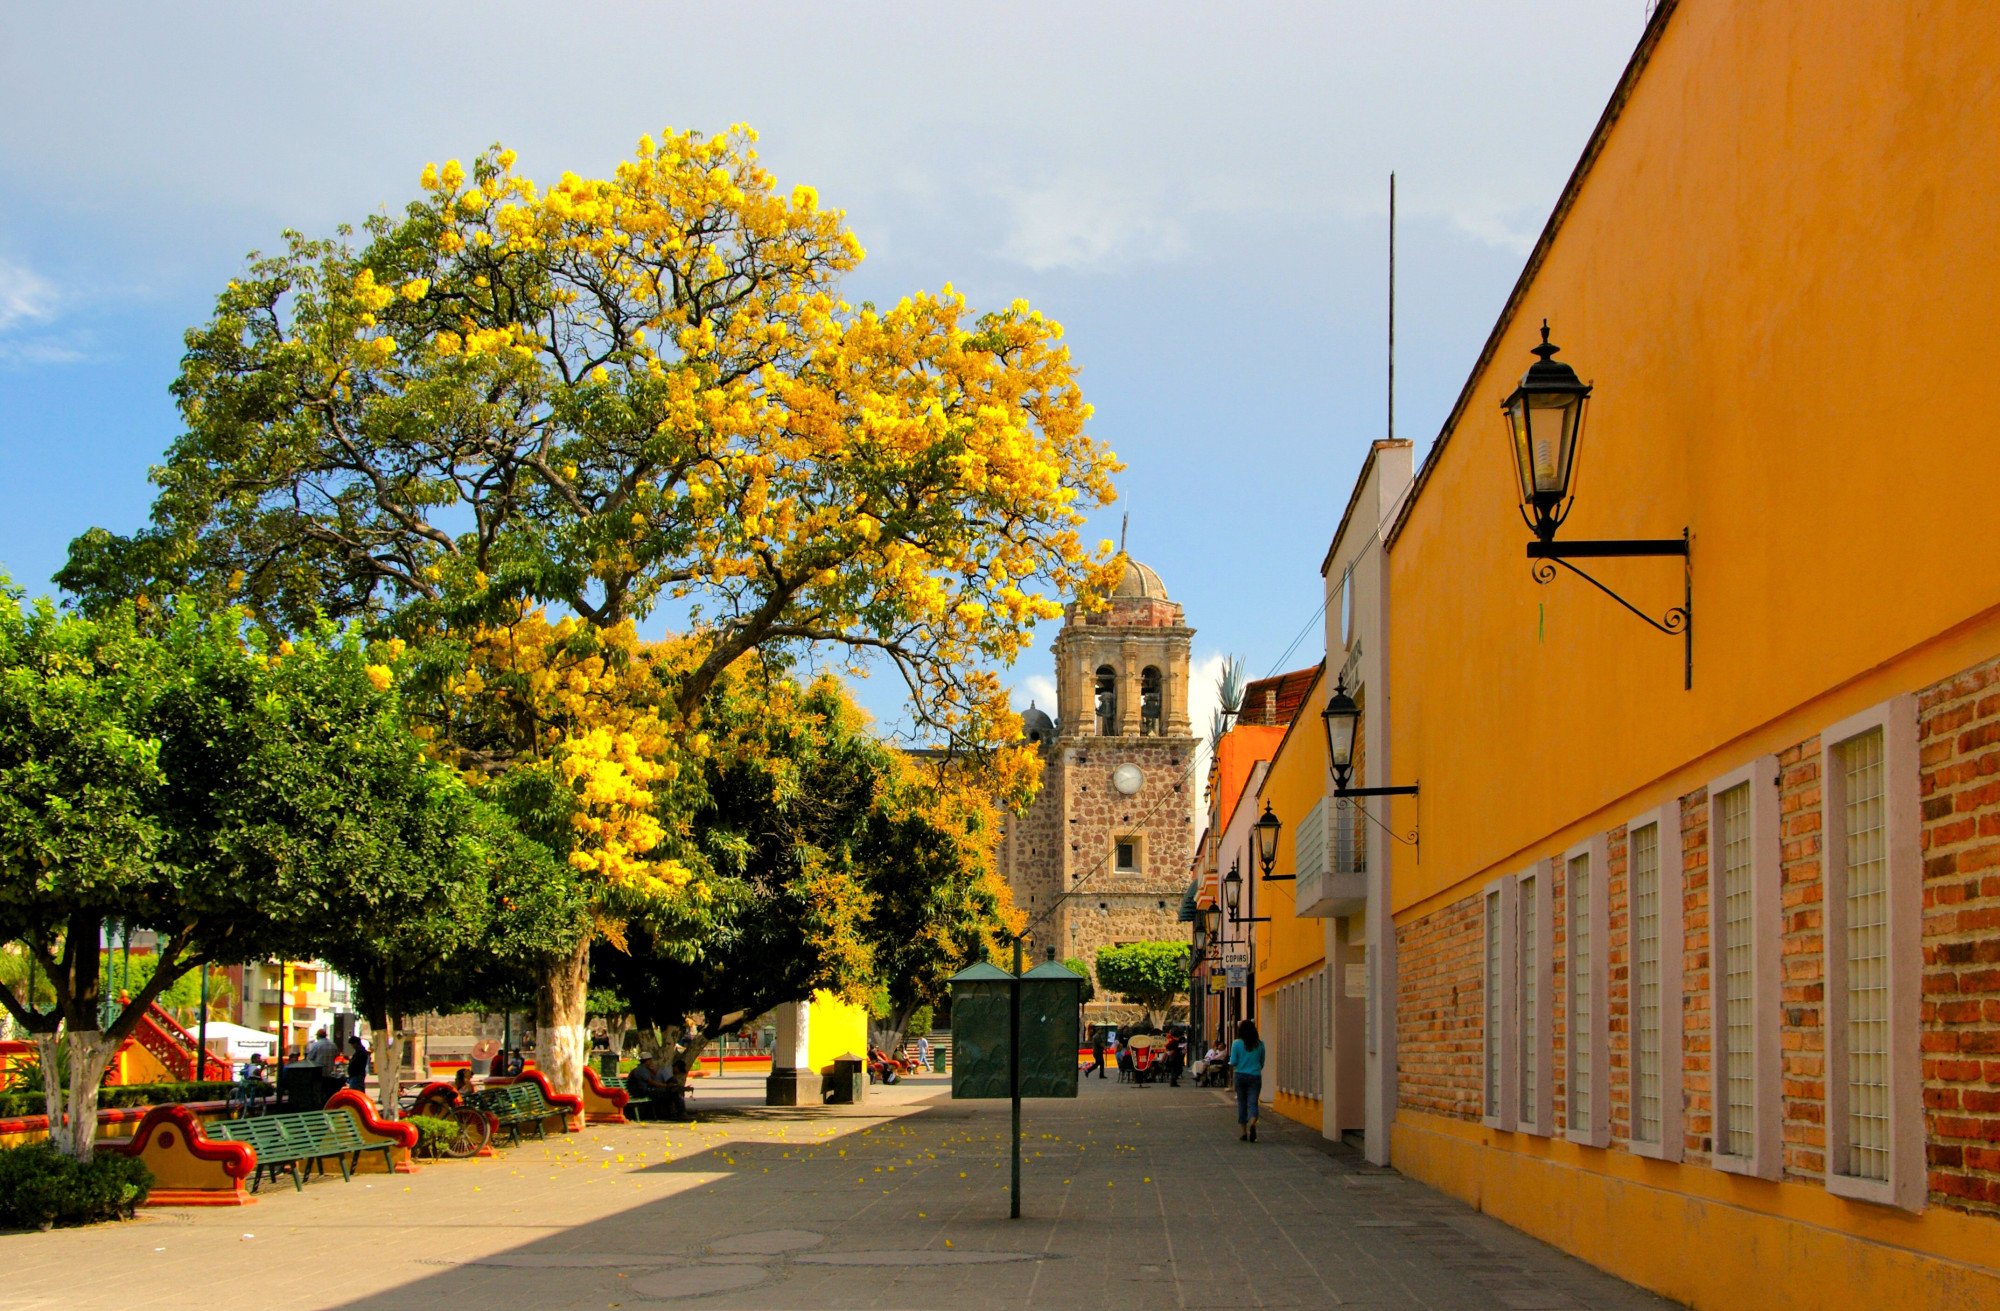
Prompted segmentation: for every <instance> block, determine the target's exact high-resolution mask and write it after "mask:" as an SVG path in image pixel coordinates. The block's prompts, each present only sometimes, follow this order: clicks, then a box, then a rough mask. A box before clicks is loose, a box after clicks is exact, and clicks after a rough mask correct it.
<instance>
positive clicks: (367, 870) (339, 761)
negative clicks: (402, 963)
mask: <svg viewBox="0 0 2000 1311" xmlns="http://www.w3.org/2000/svg"><path fill="white" fill-rule="evenodd" d="M245 620H246V616H245V615H244V614H243V613H242V612H240V611H234V610H225V611H222V612H220V613H209V612H205V611H204V610H203V609H202V607H200V606H197V605H192V604H179V603H171V602H170V603H166V604H163V605H154V606H150V607H147V608H146V612H145V619H144V622H143V623H142V622H141V618H140V611H139V608H138V607H136V606H124V607H120V608H119V609H117V610H115V611H113V612H112V613H111V614H110V615H108V616H106V617H104V618H101V619H98V620H86V619H79V618H74V617H63V616H58V615H57V614H56V613H55V612H54V611H53V610H51V609H50V608H49V607H47V606H46V605H43V606H40V607H37V608H36V609H34V610H32V611H24V610H23V609H22V608H21V607H20V605H19V603H18V601H16V600H15V598H14V597H13V596H12V595H11V594H9V595H7V596H6V597H5V598H4V601H0V689H4V690H3V691H0V853H4V854H0V916H4V917H5V918H4V920H0V937H4V938H10V939H13V940H17V941H21V942H23V943H24V944H25V945H26V946H27V948H28V951H29V953H30V955H31V957H32V958H33V959H34V960H35V962H36V964H37V966H38V967H39V972H40V973H41V974H42V975H44V976H45V977H47V979H48V980H49V983H50V985H51V987H52V989H53V991H54V994H55V997H54V1004H53V1005H52V1006H50V1007H49V1008H47V1009H42V1008H39V1007H30V1006H27V1005H24V1004H23V1003H24V1000H25V999H24V998H22V997H21V996H19V995H16V993H15V991H14V990H12V989H9V990H7V991H5V992H4V993H0V1000H4V1003H5V1004H6V1006H7V1009H8V1010H9V1011H10V1012H12V1013H13V1014H14V1016H15V1018H16V1019H17V1020H19V1021H22V1022H23V1023H24V1025H25V1027H27V1028H28V1029H29V1030H30V1031H31V1032H33V1033H35V1035H36V1040H37V1042H38V1044H40V1045H41V1047H42V1050H43V1064H44V1068H49V1069H54V1068H58V1063H57V1060H56V1052H57V1049H58V1047H62V1048H64V1049H66V1052H67V1056H68V1069H69V1086H68V1089H67V1094H66V1097H65V1095H64V1093H63V1091H62V1090H60V1089H52V1090H51V1094H50V1095H51V1102H50V1110H51V1121H52V1123H56V1124H63V1122H64V1121H63V1117H64V1116H66V1117H67V1124H66V1126H65V1128H64V1131H63V1132H62V1133H61V1134H59V1135H57V1143H58V1146H59V1147H60V1148H62V1150H64V1151H66V1152H67V1153H68V1154H70V1155H72V1156H76V1157H78V1158H79V1159H81V1158H83V1157H85V1156H88V1155H89V1153H90V1152H91V1150H92V1143H93V1140H94V1137H95V1125H96V1118H97V1088H98V1083H99V1081H100V1079H101V1076H102V1074H103V1071H104V1068H105V1066H106V1065H107V1064H108V1063H109V1061H110V1059H111V1056H112V1055H113V1053H114V1052H115V1051H116V1049H117V1047H118V1045H119V1043H120V1042H121V1041H123V1040H124V1039H125V1038H127V1037H129V1036H130V1034H131V1032H132V1030H133V1028H134V1027H135V1026H136V1024H137V1023H138V1019H139V1016H140V1015H141V1014H143V1013H144V1011H145V1009H146V1008H147V1007H148V1006H149V1005H150V1004H151V1003H152V1002H153V1001H154V1000H155V999H156V998H157V997H159V996H160V995H161V994H162V993H163V992H164V991H165V990H166V989H168V988H169V987H171V986H173V985H174V984H175V983H176V982H177V981H178V980H180V979H181V978H182V977H183V976H184V975H186V974H188V972H189V971H191V970H195V969H197V968H199V967H200V966H202V965H204V964H206V963H208V962H212V961H237V960H244V959H248V958H250V957H252V956H257V955H280V956H289V957H309V956H315V955H322V954H324V955H328V956H330V957H331V956H334V955H340V954H342V953H343V952H344V951H345V950H346V948H347V947H348V946H350V945H351V944H352V942H353V941H354V939H355V938H357V937H361V938H367V937H369V936H370V935H379V934H381V933H384V932H400V931H401V930H400V929H399V928H396V927H394V926H402V925H409V924H419V925H421V924H425V923H430V922H435V919H436V917H437V915H438V914H439V912H440V909H441V908H443V909H445V910H446V911H447V912H448V909H449V906H450V905H451V903H452V899H453V897H454V896H456V895H458V893H459V890H460V889H462V888H463V887H464V885H465V884H466V882H467V881H468V879H470V878H471V877H473V875H474V873H475V872H476V871H475V870H474V868H473V866H475V865H476V863H477V860H476V858H477V854H478V853H477V849H476V847H475V846H474V845H473V844H470V843H468V842H466V841H464V840H463V839H462V837H461V836H459V835H458V834H457V832H456V830H455V828H454V826H455V825H456V824H457V823H458V820H457V819H456V818H454V817H455V816H462V815H463V813H464V811H465V798H464V792H465V788H464V784H463V783H462V782H461V781H460V780H459V779H458V777H457V776H456V775H455V774H453V773H452V772H451V771H449V770H447V769H444V768H442V767H441V766H439V765H437V764H435V763H434V762H432V761H430V760H429V759H428V758H427V757H426V756H425V755H424V754H423V752H422V750H421V744H420V743H418V742H417V741H416V740H415V739H414V738H413V737H412V736H411V735H410V733H409V732H408V729H407V727H406V726H405V724H404V721H403V717H402V714H401V711H400V708H399V706H398V704H397V700H396V697H395V695H394V691H393V687H392V683H393V678H392V674H391V671H390V670H389V668H388V667H387V666H386V665H384V664H382V663H378V662H376V661H375V660H373V659H371V657H370V655H369V653H368V651H367V650H366V649H365V648H364V645H363V644H362V643H361V642H360V641H359V640H358V639H357V638H355V637H354V636H352V635H351V634H345V635H344V634H340V633H336V632H334V631H332V630H330V629H322V630H321V631H320V632H319V633H317V634H316V635H315V636H314V637H312V638H310V639H306V638H302V639H301V640H300V641H299V643H298V644H297V645H296V646H293V645H291V644H280V645H277V646H274V647H270V648H269V649H265V648H264V646H263V644H262V643H261V641H260V640H259V639H257V637H256V635H255V634H249V635H248V636H246V629H245ZM114 784H115V785H116V786H115V788H114V786H113V785H114ZM446 835H449V840H447V836H446ZM413 842H415V843H417V844H418V847H419V850H420V852H421V856H420V857H417V856H413V855H412V853H411V851H410V850H409V846H410V844H411V843H413ZM114 919H115V920H118V921H121V922H123V923H128V924H131V925H134V926H137V927H139V928H147V929H152V930H154V931H155V932H156V933H157V935H158V937H159V950H158V954H157V955H156V956H155V957H154V959H153V967H152V972H151V976H150V977H149V978H148V979H146V980H145V982H144V983H143V985H142V986H140V987H139V989H138V990H137V991H136V992H134V993H133V994H132V995H131V998H130V1000H129V1002H127V1003H126V1004H125V1005H123V1006H122V1007H116V1006H114V1007H112V1008H111V1010H112V1016H113V1018H112V1020H111V1022H110V1024H109V1025H108V1026H106V1027H102V1028H100V1023H99V1002H100V998H101V994H102V988H103V983H104V978H103V969H102V951H101V949H100V948H101V943H102V941H103V930H104V926H105V924H106V922H107V921H110V920H114ZM384 926H391V927H389V928H385V927H384Z"/></svg>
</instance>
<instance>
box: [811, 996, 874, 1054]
mask: <svg viewBox="0 0 2000 1311" xmlns="http://www.w3.org/2000/svg"><path fill="white" fill-rule="evenodd" d="M867 1055H868V1012H867V1010H866V1009H865V1008H863V1007H860V1006H855V1005H852V1004H850V1003H848V1002H844V1001H841V1000H840V999H839V998H837V997H835V996H834V995H833V994H832V993H827V992H815V993H814V994H813V997H812V1015H811V1019H810V1020H809V1021H808V1025H807V1030H806V1061H807V1063H808V1064H809V1065H811V1067H812V1068H813V1069H815V1070H824V1069H825V1068H826V1067H827V1066H828V1065H831V1064H832V1063H833V1058H834V1057H836V1056H859V1057H862V1058H863V1059H866V1057H867Z"/></svg>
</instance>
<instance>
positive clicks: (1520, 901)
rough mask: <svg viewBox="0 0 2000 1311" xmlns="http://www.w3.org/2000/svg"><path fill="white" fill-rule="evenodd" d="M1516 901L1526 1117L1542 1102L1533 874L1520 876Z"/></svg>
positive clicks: (1522, 1085)
mask: <svg viewBox="0 0 2000 1311" xmlns="http://www.w3.org/2000/svg"><path fill="white" fill-rule="evenodd" d="M1514 904H1515V905H1516V906H1517V907H1519V912H1520V916H1521V923H1520V928H1519V930H1518V932H1519V935H1520V936H1519V937H1517V938H1516V939H1515V941H1517V942H1519V943H1520V944H1521V957H1520V963H1519V972H1518V973H1517V974H1516V975H1515V976H1514V977H1515V982H1516V986H1517V987H1518V988H1519V990H1520V1002H1519V1009H1518V1010H1516V1011H1515V1014H1517V1015H1519V1016H1520V1017H1521V1023H1520V1033H1521V1056H1520V1061H1521V1118H1523V1119H1527V1118H1529V1117H1531V1116H1532V1115H1533V1114H1534V1108H1535V1107H1536V1106H1538V1105H1540V1102H1539V1101H1538V1100H1537V1098H1536V1092H1537V1082H1536V1079H1537V1076H1538V1074H1539V1073H1540V1072H1539V1071H1538V1070H1537V1069H1536V1068H1535V1056H1536V1050H1535V1049H1536V1043H1535V1035H1536V1026H1537V1024H1538V1022H1539V1021H1540V1019H1541V1017H1540V1016H1539V1015H1537V1014H1536V1013H1535V1012H1536V1006H1535V1003H1536V1001H1537V1000H1539V999H1538V997H1537V995H1536V988H1535V983H1536V980H1537V979H1538V978H1539V977H1540V963H1539V962H1538V961H1537V960H1536V948H1537V946H1538V945H1539V944H1537V943H1536V941H1535V927H1536V926H1535V879H1534V878H1533V877H1529V878H1524V879H1522V880H1521V892H1520V895H1519V897H1518V898H1517V899H1516V900H1515V903H1514Z"/></svg>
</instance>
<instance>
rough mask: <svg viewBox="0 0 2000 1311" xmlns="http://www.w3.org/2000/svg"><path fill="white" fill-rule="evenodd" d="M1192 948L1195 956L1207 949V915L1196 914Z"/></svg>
mask: <svg viewBox="0 0 2000 1311" xmlns="http://www.w3.org/2000/svg"><path fill="white" fill-rule="evenodd" d="M1194 950H1195V954H1196V955H1197V956H1199V955H1202V954H1204V953H1206V952H1207V950H1208V916H1206V915H1201V916H1197V917H1196V919H1195V922H1194Z"/></svg>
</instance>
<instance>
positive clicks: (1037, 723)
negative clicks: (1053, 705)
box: [1021, 701, 1056, 744]
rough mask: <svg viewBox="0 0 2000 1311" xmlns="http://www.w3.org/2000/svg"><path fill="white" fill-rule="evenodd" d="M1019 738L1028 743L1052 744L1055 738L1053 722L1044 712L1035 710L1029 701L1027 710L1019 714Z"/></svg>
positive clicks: (1033, 704) (1032, 703)
mask: <svg viewBox="0 0 2000 1311" xmlns="http://www.w3.org/2000/svg"><path fill="white" fill-rule="evenodd" d="M1021 736H1022V737H1023V738H1025V739H1026V740H1027V741H1029V742H1034V743H1037V744H1039V743H1043V742H1053V741H1055V738H1056V726H1055V721H1054V720H1051V719H1050V718H1049V717H1048V714H1047V713H1046V712H1045V711H1042V710H1038V709H1036V708H1035V703H1034V702H1032V701H1030V702H1029V703H1028V708H1027V709H1026V710H1024V711H1022V712H1021Z"/></svg>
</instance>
